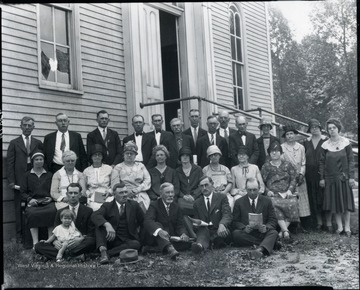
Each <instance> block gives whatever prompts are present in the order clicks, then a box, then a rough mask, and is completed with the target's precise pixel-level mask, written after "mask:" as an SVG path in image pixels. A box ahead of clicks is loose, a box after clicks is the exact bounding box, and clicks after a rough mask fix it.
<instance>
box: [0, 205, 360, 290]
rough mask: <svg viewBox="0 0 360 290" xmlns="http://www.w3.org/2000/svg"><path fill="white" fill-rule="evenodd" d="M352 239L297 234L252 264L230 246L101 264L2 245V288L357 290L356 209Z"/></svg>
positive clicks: (241, 251) (242, 250)
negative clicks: (42, 258) (276, 289)
mask: <svg viewBox="0 0 360 290" xmlns="http://www.w3.org/2000/svg"><path fill="white" fill-rule="evenodd" d="M351 229H352V231H353V232H354V233H355V235H354V236H352V237H351V238H347V237H343V236H340V237H336V236H334V235H330V234H328V233H325V232H321V233H316V232H310V233H306V234H297V235H293V237H294V240H295V242H294V243H293V244H289V245H284V246H283V247H282V248H281V249H280V250H279V251H275V252H274V253H273V255H271V256H270V257H267V258H262V259H260V260H253V259H250V257H249V256H248V251H249V249H248V248H234V247H228V248H225V249H220V250H213V251H208V252H206V253H205V254H201V255H199V256H194V255H192V253H191V252H190V251H187V252H182V253H181V255H180V256H179V257H178V260H177V261H171V260H170V259H169V258H168V257H167V256H166V255H158V254H148V255H146V256H144V259H143V260H142V261H139V262H138V263H135V264H128V265H119V264H117V263H115V259H114V258H113V259H112V260H111V262H112V263H110V264H108V265H100V264H99V262H98V259H94V260H90V259H88V260H86V261H85V262H83V263H81V262H76V261H70V262H64V263H61V264H59V263H56V262H54V261H48V262H45V263H44V262H39V261H35V260H34V256H35V255H34V254H33V253H32V250H25V249H23V248H22V246H21V245H17V244H6V245H4V275H5V276H4V280H5V281H4V288H14V287H27V288H28V287H31V288H32V287H41V288H43V287H50V288H51V287H65V288H72V287H101V288H103V287H176V286H177V287H181V286H183V287H186V286H205V287H208V286H227V287H229V286H311V285H312V286H315V285H317V286H320V285H322V286H331V287H334V288H335V289H359V243H358V242H359V238H358V210H357V211H356V212H355V213H353V214H352V226H351Z"/></svg>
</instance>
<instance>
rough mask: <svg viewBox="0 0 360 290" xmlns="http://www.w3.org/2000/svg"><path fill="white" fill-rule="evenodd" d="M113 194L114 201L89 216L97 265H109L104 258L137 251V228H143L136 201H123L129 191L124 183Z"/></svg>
mask: <svg viewBox="0 0 360 290" xmlns="http://www.w3.org/2000/svg"><path fill="white" fill-rule="evenodd" d="M113 194H114V200H113V201H111V202H104V203H103V204H102V205H101V207H100V208H99V209H98V210H97V211H95V212H94V213H93V214H92V216H91V220H92V221H93V223H94V224H95V234H96V248H97V249H99V251H100V254H101V258H100V264H107V263H109V258H108V255H109V256H116V255H118V254H119V253H120V252H121V251H122V250H125V249H135V250H139V249H140V242H139V234H138V227H140V226H142V225H143V222H144V212H143V210H142V209H141V207H140V206H139V204H138V203H137V202H136V201H134V200H130V199H129V200H128V199H127V197H128V194H129V191H128V189H127V188H126V186H125V183H123V182H120V183H116V184H115V185H114V186H113ZM108 248H109V249H110V250H109V251H107V250H108Z"/></svg>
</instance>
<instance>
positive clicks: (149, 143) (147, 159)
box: [123, 133, 156, 168]
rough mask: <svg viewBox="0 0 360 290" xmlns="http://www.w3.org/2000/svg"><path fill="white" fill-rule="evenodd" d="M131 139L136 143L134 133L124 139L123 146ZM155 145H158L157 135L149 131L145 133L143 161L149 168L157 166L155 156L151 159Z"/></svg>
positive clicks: (142, 145) (142, 147) (142, 148)
mask: <svg viewBox="0 0 360 290" xmlns="http://www.w3.org/2000/svg"><path fill="white" fill-rule="evenodd" d="M129 141H133V142H134V143H135V135H134V134H131V135H129V136H126V137H125V138H124V139H123V146H124V145H125V144H126V143H127V142H129ZM155 146H156V140H155V137H154V136H153V135H151V134H149V133H144V134H143V136H142V142H141V151H142V155H143V163H144V165H145V166H146V167H147V168H151V167H154V166H156V161H155V159H154V158H152V159H151V155H152V150H153V148H154V147H155Z"/></svg>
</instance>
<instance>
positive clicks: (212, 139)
mask: <svg viewBox="0 0 360 290" xmlns="http://www.w3.org/2000/svg"><path fill="white" fill-rule="evenodd" d="M211 145H214V134H211Z"/></svg>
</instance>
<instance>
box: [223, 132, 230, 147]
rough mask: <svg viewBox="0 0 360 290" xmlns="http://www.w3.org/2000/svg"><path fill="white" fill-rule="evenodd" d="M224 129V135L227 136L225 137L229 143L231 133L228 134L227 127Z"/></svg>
mask: <svg viewBox="0 0 360 290" xmlns="http://www.w3.org/2000/svg"><path fill="white" fill-rule="evenodd" d="M224 131H225V133H224V137H225V139H226V142H227V143H228V144H229V134H228V132H227V130H226V129H224Z"/></svg>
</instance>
